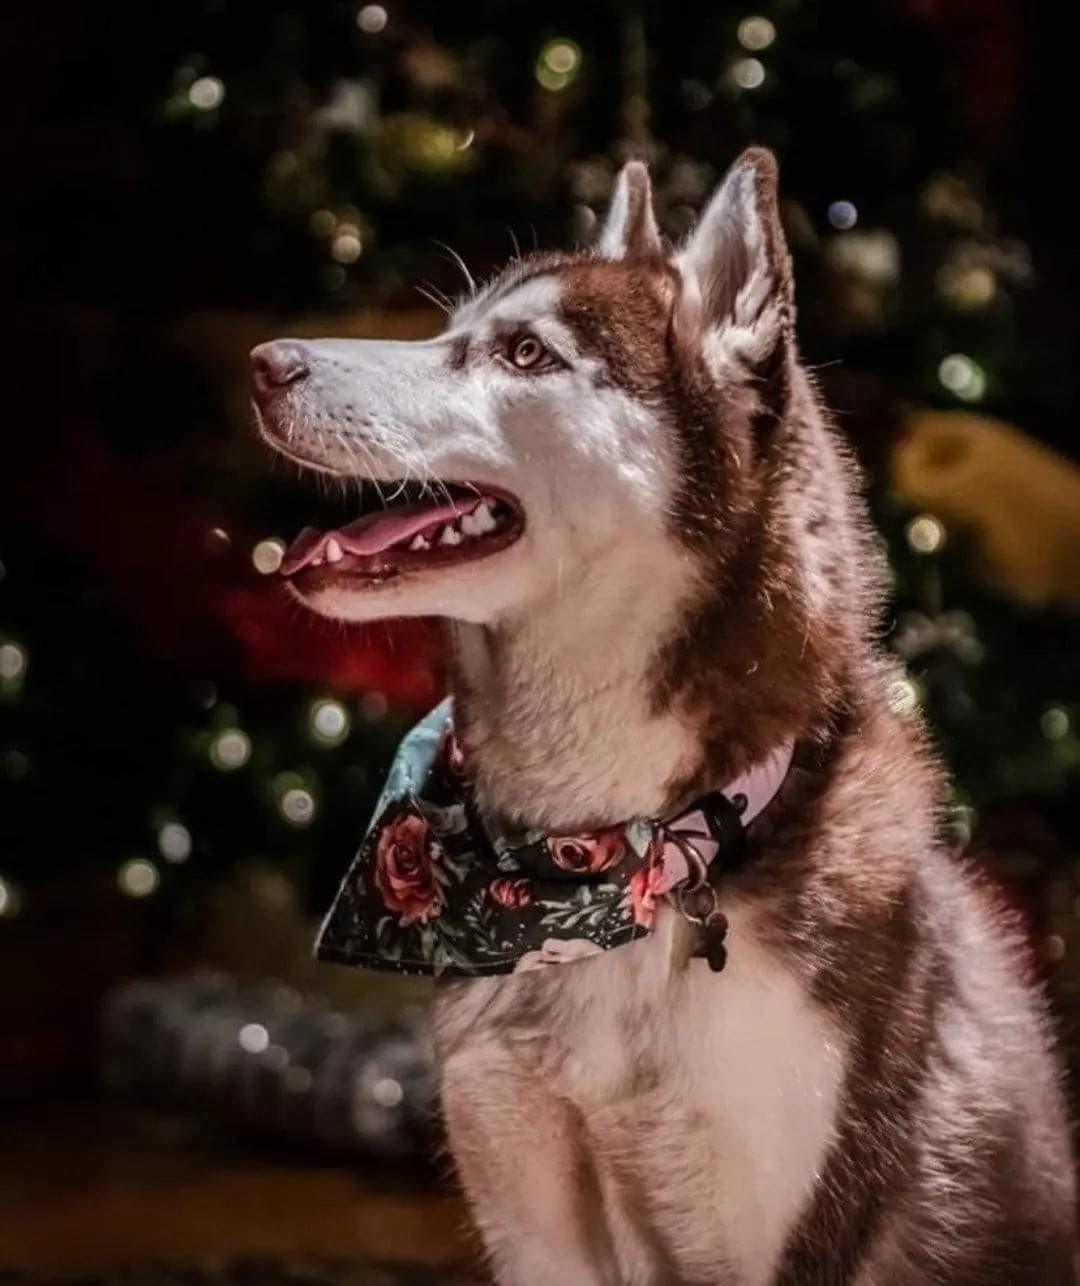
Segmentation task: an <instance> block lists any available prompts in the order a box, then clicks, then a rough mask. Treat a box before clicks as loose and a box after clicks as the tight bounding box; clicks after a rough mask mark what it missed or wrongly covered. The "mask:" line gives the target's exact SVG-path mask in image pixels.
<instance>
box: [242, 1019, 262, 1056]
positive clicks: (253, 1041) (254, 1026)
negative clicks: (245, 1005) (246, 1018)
mask: <svg viewBox="0 0 1080 1286" xmlns="http://www.w3.org/2000/svg"><path fill="white" fill-rule="evenodd" d="M236 1043H237V1044H238V1045H239V1046H240V1048H241V1049H242V1050H243V1051H244V1052H245V1053H246V1054H262V1053H264V1052H265V1051H266V1049H267V1048H268V1047H269V1044H270V1033H269V1032H268V1031H267V1030H266V1028H265V1027H264V1026H263V1025H262V1023H245V1024H244V1025H243V1027H241V1028H240V1030H239V1031H238V1032H237V1033H236Z"/></svg>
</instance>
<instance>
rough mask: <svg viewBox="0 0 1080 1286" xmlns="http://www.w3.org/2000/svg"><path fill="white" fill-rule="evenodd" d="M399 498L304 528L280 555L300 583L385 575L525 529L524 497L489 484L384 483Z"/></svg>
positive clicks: (479, 553)
mask: <svg viewBox="0 0 1080 1286" xmlns="http://www.w3.org/2000/svg"><path fill="white" fill-rule="evenodd" d="M384 490H385V491H390V492H393V494H394V495H395V497H396V498H397V499H398V500H399V503H395V504H392V505H390V506H388V507H385V508H382V509H379V510H376V511H374V512H372V513H367V514H364V515H363V516H361V517H359V518H355V519H353V520H352V521H350V522H346V523H344V524H342V525H340V526H332V527H331V526H327V527H322V528H320V527H305V528H304V529H303V531H301V532H300V534H299V535H298V536H297V537H296V539H295V540H294V541H293V542H292V544H291V545H290V546H289V548H288V549H287V550H286V551H285V556H284V558H283V559H282V562H281V569H280V570H281V575H282V576H285V577H288V578H289V579H290V580H294V581H296V582H297V583H298V584H300V583H306V582H310V581H313V580H314V581H323V580H326V579H328V578H337V577H347V578H350V579H356V580H367V581H385V580H389V579H390V578H392V577H395V576H399V575H403V574H405V573H407V572H420V571H427V570H430V569H435V568H445V567H452V566H456V565H459V564H461V563H468V562H473V561H474V560H476V559H478V558H486V557H488V556H489V555H491V554H494V553H497V552H498V551H499V550H500V549H505V548H506V547H507V546H508V545H512V544H513V543H514V542H515V541H516V540H518V538H519V537H520V536H521V533H522V531H523V530H524V528H525V520H524V514H523V511H522V508H521V505H520V503H519V502H518V501H517V500H516V499H515V498H514V497H513V496H511V495H509V494H508V493H506V492H504V491H500V490H497V489H494V488H492V487H489V486H487V485H486V484H480V483H476V484H473V483H460V482H446V483H435V484H428V485H427V486H425V487H423V488H416V487H414V488H412V489H411V491H410V490H409V489H407V488H402V487H401V486H400V484H398V483H386V484H384Z"/></svg>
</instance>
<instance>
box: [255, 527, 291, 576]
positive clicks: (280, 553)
mask: <svg viewBox="0 0 1080 1286" xmlns="http://www.w3.org/2000/svg"><path fill="white" fill-rule="evenodd" d="M284 557H285V542H284V541H283V540H279V539H278V538H277V536H272V537H270V538H269V539H268V540H260V541H259V543H258V544H257V545H256V546H255V548H254V549H253V550H252V551H251V561H252V563H253V564H254V566H255V570H256V571H257V572H261V573H262V575H263V576H270V575H272V574H273V573H274V572H276V571H277V570H278V568H279V567H280V566H281V560H282V559H283V558H284Z"/></svg>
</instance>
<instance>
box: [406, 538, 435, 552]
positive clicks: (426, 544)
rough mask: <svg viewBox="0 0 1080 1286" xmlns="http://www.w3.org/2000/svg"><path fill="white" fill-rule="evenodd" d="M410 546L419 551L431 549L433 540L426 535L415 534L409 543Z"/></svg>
mask: <svg viewBox="0 0 1080 1286" xmlns="http://www.w3.org/2000/svg"><path fill="white" fill-rule="evenodd" d="M409 548H410V549H412V550H415V551H417V552H419V551H420V550H421V549H430V548H431V541H430V540H428V538H427V537H426V536H414V537H413V538H412V541H411V542H410V544H409Z"/></svg>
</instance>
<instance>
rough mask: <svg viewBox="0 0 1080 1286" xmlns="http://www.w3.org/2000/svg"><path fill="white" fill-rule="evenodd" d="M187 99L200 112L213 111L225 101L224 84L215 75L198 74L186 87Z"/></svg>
mask: <svg viewBox="0 0 1080 1286" xmlns="http://www.w3.org/2000/svg"><path fill="white" fill-rule="evenodd" d="M188 100H189V101H190V103H191V105H192V107H197V108H198V109H199V111H201V112H210V111H213V110H214V108H215V107H220V106H221V104H222V103H223V102H224V101H225V85H224V83H223V82H222V81H220V80H219V79H218V78H217V77H216V76H200V77H199V79H198V80H195V81H192V83H191V86H190V88H189V89H188Z"/></svg>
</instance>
